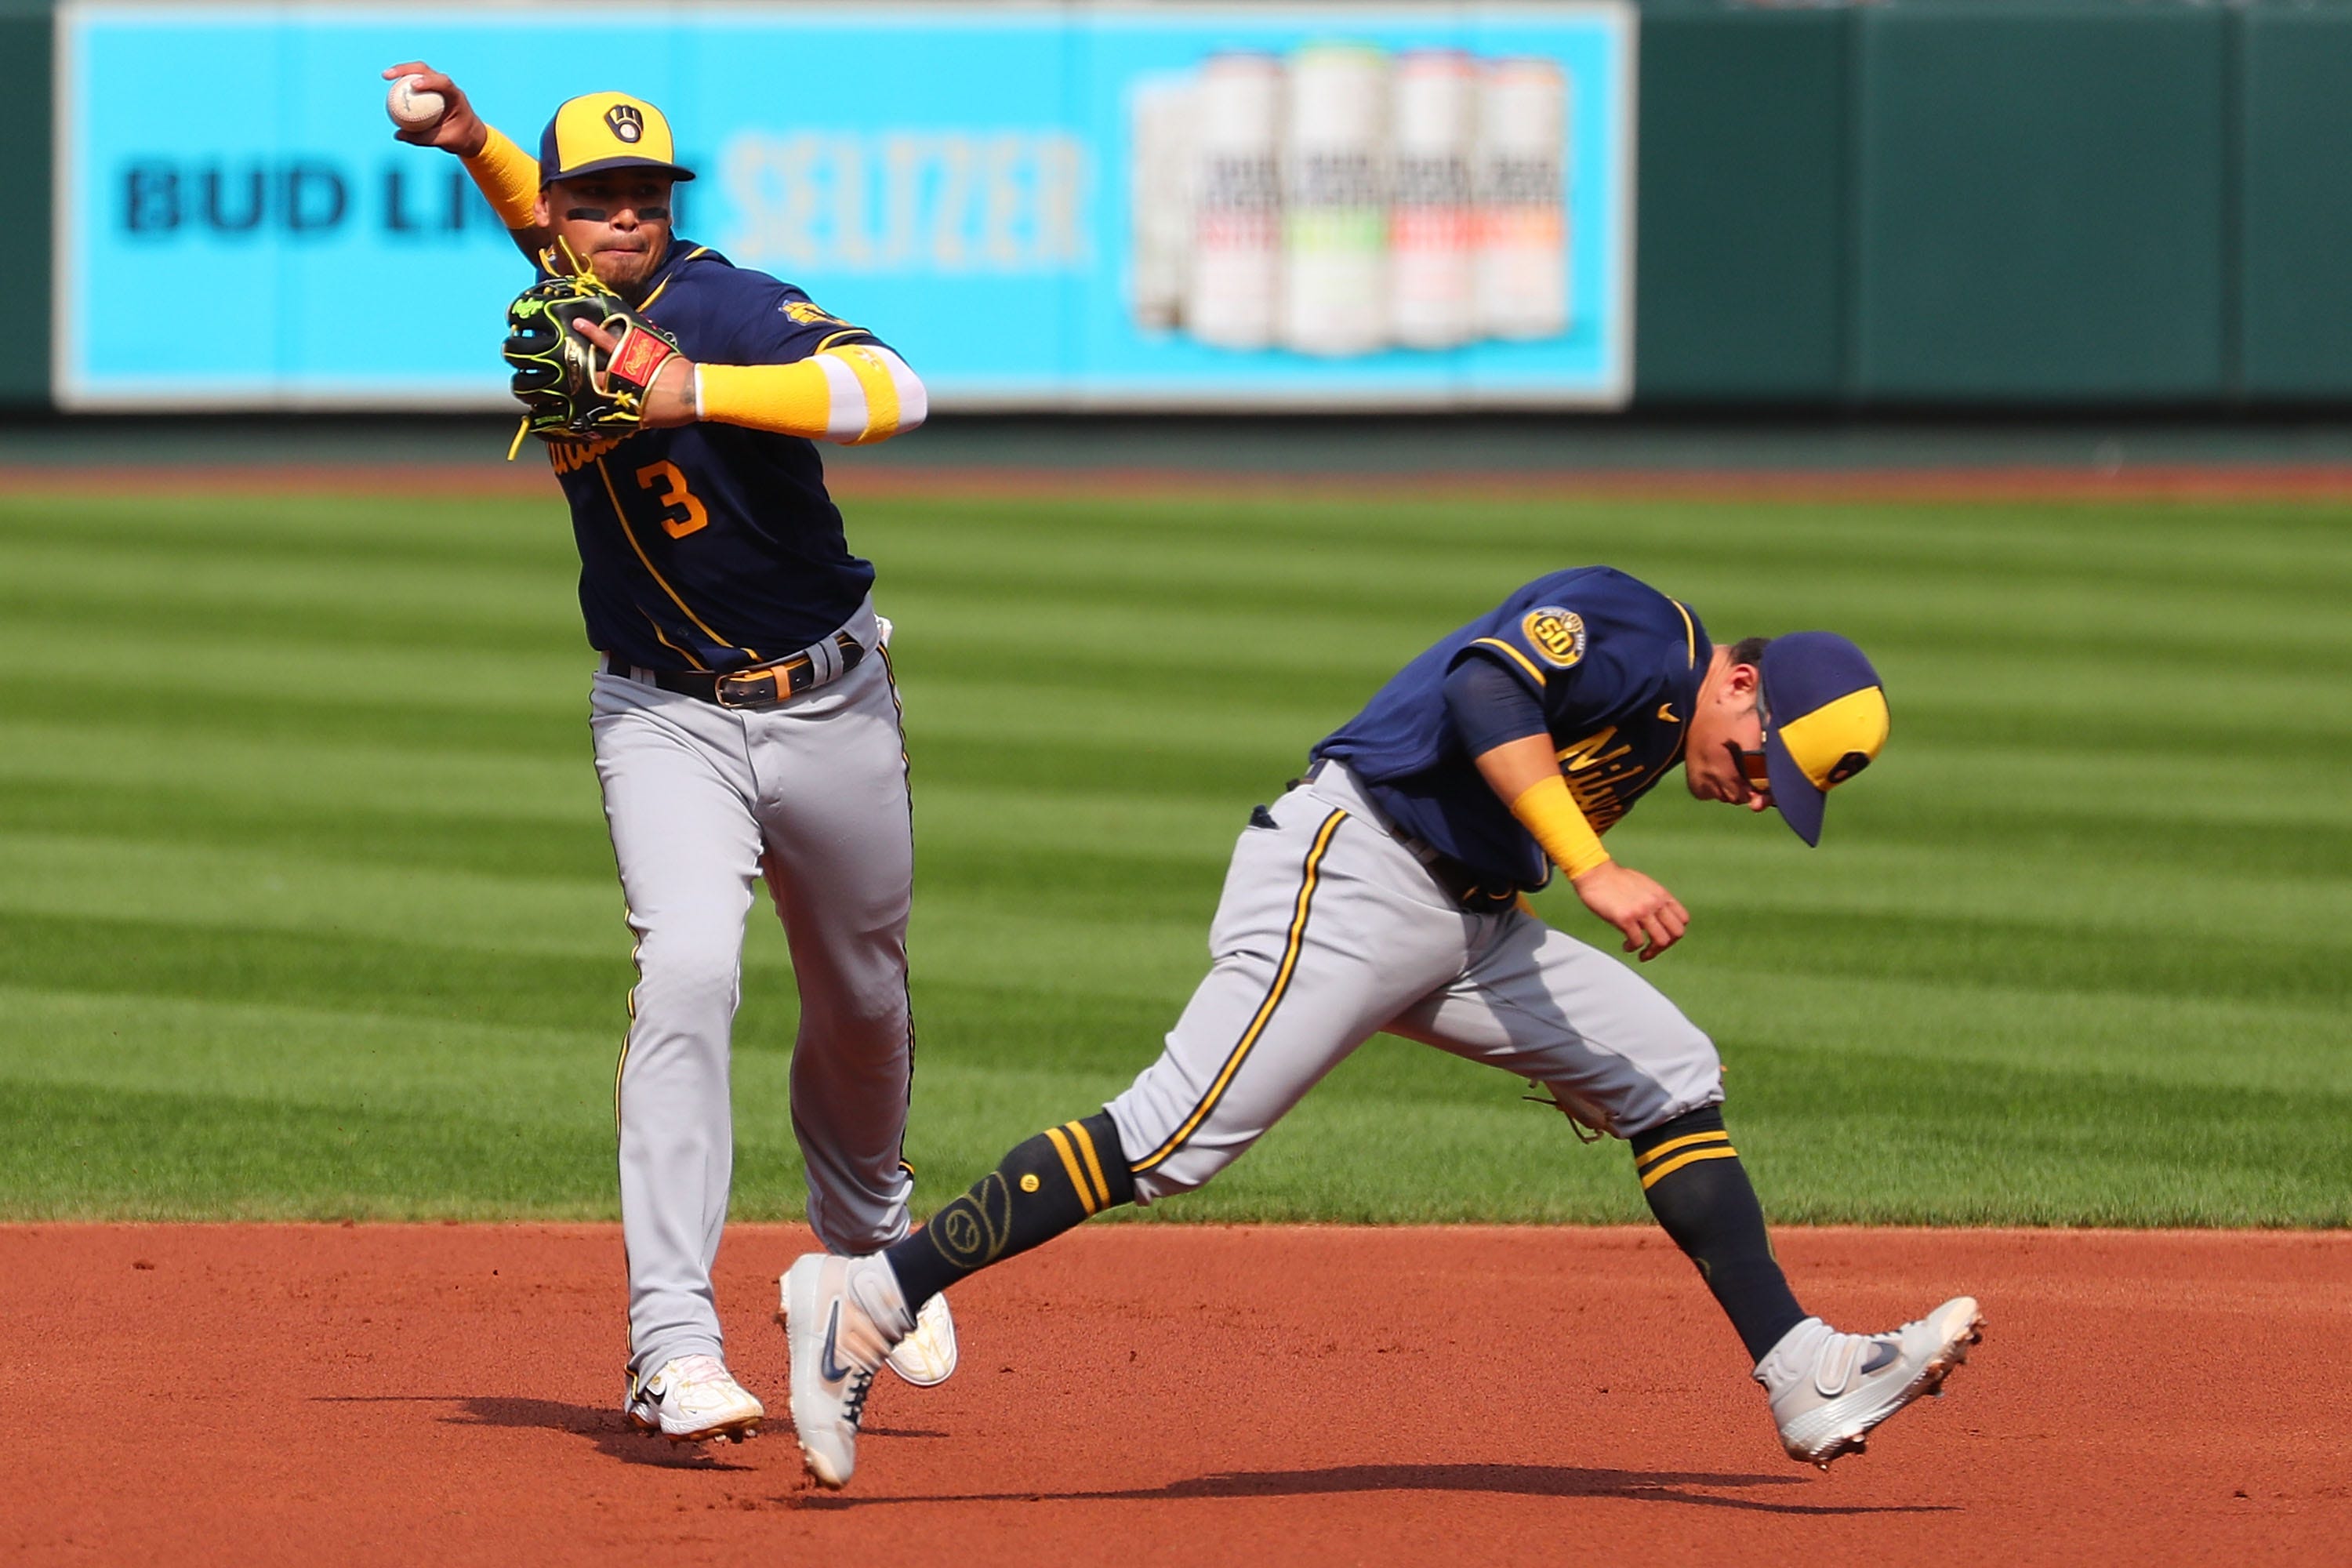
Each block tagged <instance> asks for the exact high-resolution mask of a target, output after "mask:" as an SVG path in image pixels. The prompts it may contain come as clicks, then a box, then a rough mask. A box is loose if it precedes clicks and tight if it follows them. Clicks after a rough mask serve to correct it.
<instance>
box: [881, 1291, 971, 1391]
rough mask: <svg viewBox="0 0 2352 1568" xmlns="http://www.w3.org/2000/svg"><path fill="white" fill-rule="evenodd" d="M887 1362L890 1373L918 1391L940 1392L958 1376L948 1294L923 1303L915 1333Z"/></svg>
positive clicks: (954, 1335) (891, 1354)
mask: <svg viewBox="0 0 2352 1568" xmlns="http://www.w3.org/2000/svg"><path fill="white" fill-rule="evenodd" d="M888 1359H889V1364H890V1370H891V1371H892V1372H895V1373H898V1375H899V1376H900V1377H902V1378H904V1379H906V1380H907V1381H908V1383H911V1384H914V1385H915V1386H916V1387H917V1388H937V1387H938V1386H939V1385H940V1384H943V1383H945V1382H946V1381H947V1380H948V1379H949V1378H950V1377H953V1376H954V1375H955V1369H956V1333H955V1320H954V1319H953V1318H951V1317H950V1316H949V1315H948V1298H947V1292H946V1291H944V1290H942V1291H941V1292H940V1294H938V1295H936V1296H934V1297H932V1298H931V1299H930V1300H928V1301H926V1302H924V1303H923V1310H921V1311H919V1312H918V1313H916V1314H915V1331H914V1332H913V1333H911V1334H908V1336H907V1337H906V1338H905V1339H903V1340H900V1341H899V1342H898V1349H896V1350H894V1351H892V1352H890V1355H889V1358H888Z"/></svg>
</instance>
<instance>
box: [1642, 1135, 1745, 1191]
mask: <svg viewBox="0 0 2352 1568" xmlns="http://www.w3.org/2000/svg"><path fill="white" fill-rule="evenodd" d="M1738 1158H1739V1151H1738V1150H1737V1149H1734V1148H1732V1147H1730V1146H1729V1145H1728V1144H1727V1145H1725V1146H1724V1147H1723V1148H1720V1149H1694V1150H1692V1151H1691V1152H1689V1153H1687V1154H1677V1155H1675V1157H1674V1158H1673V1159H1671V1160H1669V1161H1667V1162H1666V1163H1664V1164H1663V1165H1660V1166H1659V1167H1658V1168H1657V1169H1656V1170H1654V1171H1652V1172H1651V1173H1649V1174H1648V1175H1646V1176H1643V1178H1642V1190H1643V1192H1645V1193H1646V1192H1648V1191H1649V1190H1650V1189H1651V1188H1652V1187H1654V1186H1656V1185H1657V1184H1659V1183H1660V1182H1663V1181H1664V1180H1665V1179H1666V1178H1667V1177H1668V1176H1671V1175H1673V1174H1674V1173H1675V1172H1676V1171H1679V1170H1681V1169H1682V1168H1683V1167H1684V1166H1685V1165H1687V1164H1691V1163H1694V1162H1696V1161H1699V1160H1737V1159H1738Z"/></svg>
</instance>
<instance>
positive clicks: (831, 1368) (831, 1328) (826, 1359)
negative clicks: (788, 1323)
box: [816, 1300, 854, 1383]
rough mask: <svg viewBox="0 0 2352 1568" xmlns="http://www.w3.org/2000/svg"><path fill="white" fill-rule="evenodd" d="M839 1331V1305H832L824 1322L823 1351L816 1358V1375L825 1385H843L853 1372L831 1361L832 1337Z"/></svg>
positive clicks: (836, 1302) (837, 1302)
mask: <svg viewBox="0 0 2352 1568" xmlns="http://www.w3.org/2000/svg"><path fill="white" fill-rule="evenodd" d="M840 1331H841V1303H840V1302H839V1301H837V1300H836V1301H835V1302H834V1304H833V1312H832V1314H831V1315H830V1316H828V1317H827V1318H826V1319H825V1321H824V1350H823V1351H822V1352H819V1354H818V1357H817V1363H816V1371H817V1375H818V1376H819V1377H822V1378H824V1380H825V1382H827V1383H845V1382H847V1381H848V1379H849V1374H850V1373H851V1372H852V1371H853V1370H854V1369H853V1368H850V1367H845V1366H843V1365H842V1364H841V1363H838V1362H836V1361H835V1360H834V1359H833V1347H834V1342H835V1340H834V1336H835V1334H837V1333H839V1332H840Z"/></svg>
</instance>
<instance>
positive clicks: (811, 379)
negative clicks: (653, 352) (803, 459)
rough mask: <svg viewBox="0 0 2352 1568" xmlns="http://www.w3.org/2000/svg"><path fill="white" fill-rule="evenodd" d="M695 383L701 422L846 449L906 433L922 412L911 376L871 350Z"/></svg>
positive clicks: (726, 368)
mask: <svg viewBox="0 0 2352 1568" xmlns="http://www.w3.org/2000/svg"><path fill="white" fill-rule="evenodd" d="M894 367H895V369H894ZM700 376H701V379H700V381H699V382H698V391H697V394H696V408H697V410H698V413H699V415H700V416H701V417H702V418H705V419H716V420H719V421H720V422H721V423H723V424H728V425H747V426H751V428H752V429H754V430H773V431H776V432H778V433H779V434H781V435H785V436H805V437H809V438H810V439H811V440H816V441H833V442H836V443H839V444H841V445H843V446H849V447H856V446H862V445H864V444H865V443H866V442H869V441H886V440H887V439H889V438H890V437H892V436H895V435H897V434H898V432H899V431H900V430H902V429H912V428H913V427H914V426H918V425H920V424H921V423H922V422H923V416H924V415H925V413H926V411H927V406H928V405H927V403H926V402H925V400H924V398H923V395H922V384H921V383H920V382H919V381H917V380H915V379H914V375H913V373H912V372H909V371H907V370H906V367H905V365H904V363H902V362H900V361H899V360H898V358H897V357H896V356H895V355H892V354H890V353H887V352H885V351H883V350H880V349H877V348H876V347H875V346H873V345H872V344H869V343H844V344H842V345H840V346H839V347H837V348H827V349H822V350H820V351H818V352H817V353H814V354H812V355H810V356H809V357H808V358H807V359H804V360H795V361H793V363H790V364H706V365H703V366H702V367H700ZM902 384H903V387H904V389H905V390H904V391H902Z"/></svg>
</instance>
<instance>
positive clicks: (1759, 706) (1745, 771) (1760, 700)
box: [1734, 691, 1772, 794]
mask: <svg viewBox="0 0 2352 1568" xmlns="http://www.w3.org/2000/svg"><path fill="white" fill-rule="evenodd" d="M1756 717H1757V719H1758V720H1759V721H1761V724H1762V728H1761V729H1760V730H1759V731H1758V732H1757V733H1758V735H1759V738H1760V737H1761V736H1762V735H1764V734H1766V733H1769V731H1771V728H1772V710H1770V709H1769V708H1767V707H1765V706H1764V694H1763V693H1762V692H1760V691H1759V692H1758V693H1757V694H1756ZM1734 750H1735V751H1738V755H1739V776H1740V777H1741V778H1744V779H1746V780H1747V781H1748V788H1749V789H1752V790H1755V791H1757V792H1758V793H1759V794H1769V792H1770V790H1771V788H1772V769H1771V764H1770V763H1769V761H1767V759H1766V758H1765V755H1764V749H1763V748H1762V747H1761V746H1759V747H1758V748H1757V749H1756V750H1754V751H1752V752H1750V751H1746V750H1742V749H1740V748H1737V747H1735V748H1734Z"/></svg>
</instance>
